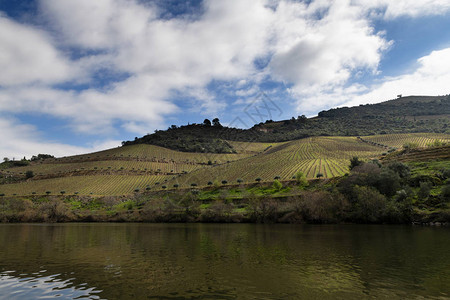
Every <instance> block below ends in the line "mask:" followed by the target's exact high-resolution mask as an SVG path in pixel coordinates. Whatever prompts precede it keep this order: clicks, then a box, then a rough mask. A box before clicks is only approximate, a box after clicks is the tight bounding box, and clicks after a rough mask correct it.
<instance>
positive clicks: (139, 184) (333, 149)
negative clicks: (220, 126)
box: [0, 134, 450, 196]
mask: <svg viewBox="0 0 450 300" xmlns="http://www.w3.org/2000/svg"><path fill="white" fill-rule="evenodd" d="M436 139H438V140H440V141H442V142H447V143H449V142H450V135H445V134H427V135H424V134H397V135H380V136H368V137H361V138H357V137H311V138H307V139H301V140H295V141H290V142H285V143H246V142H232V141H230V142H229V144H230V145H233V147H234V149H235V150H236V153H234V154H214V153H187V152H180V151H174V150H170V149H166V148H162V147H159V146H153V145H145V144H138V145H130V146H125V147H118V148H113V149H109V150H105V151H101V152H97V153H91V154H85V155H78V156H72V157H63V158H55V159H53V158H50V159H46V160H43V161H36V162H32V163H31V164H29V165H28V166H22V167H15V168H8V169H5V170H2V171H1V172H0V173H1V175H2V177H3V178H2V180H3V181H4V182H7V181H9V182H11V181H14V180H18V181H19V182H17V183H9V184H0V194H5V195H8V196H11V195H13V194H16V195H31V194H33V193H35V194H37V195H42V194H45V193H46V192H47V191H49V192H51V194H59V193H60V192H61V191H64V192H65V194H67V195H71V194H74V193H75V192H77V193H78V194H79V195H90V194H92V195H127V194H132V193H134V191H135V190H136V189H139V191H145V190H147V189H150V190H151V191H154V190H162V189H164V188H165V189H174V188H190V187H191V184H193V183H195V184H196V185H197V186H198V187H204V186H207V184H208V182H214V181H217V182H219V184H220V183H221V182H222V181H224V180H225V181H227V184H237V180H238V179H242V183H243V184H246V183H254V182H255V179H256V178H261V181H273V179H274V178H275V177H279V178H280V180H283V181H287V180H292V176H293V175H295V174H296V173H297V172H298V171H302V172H303V173H304V174H305V175H306V176H307V177H308V178H315V177H316V176H317V174H319V173H321V174H322V175H323V177H324V178H330V177H334V176H340V175H343V174H344V173H346V172H348V164H349V159H350V158H351V157H353V156H358V157H360V158H362V159H371V158H377V157H380V156H381V155H382V154H383V152H386V151H387V149H386V147H393V146H397V145H398V143H402V144H406V143H408V142H415V143H417V144H418V145H423V146H426V145H427V144H428V143H432V142H434V141H435V140H436ZM369 142H373V143H374V144H371V143H369ZM208 162H210V164H209V163H208ZM27 171H28V172H29V171H31V172H32V173H33V175H34V176H33V177H32V178H29V179H26V173H27Z"/></svg>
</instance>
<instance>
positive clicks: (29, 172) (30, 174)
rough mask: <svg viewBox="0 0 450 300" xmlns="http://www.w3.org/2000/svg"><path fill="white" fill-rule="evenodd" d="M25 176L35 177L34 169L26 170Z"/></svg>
mask: <svg viewBox="0 0 450 300" xmlns="http://www.w3.org/2000/svg"><path fill="white" fill-rule="evenodd" d="M25 177H26V178H27V179H30V178H32V177H34V173H33V171H26V172H25Z"/></svg>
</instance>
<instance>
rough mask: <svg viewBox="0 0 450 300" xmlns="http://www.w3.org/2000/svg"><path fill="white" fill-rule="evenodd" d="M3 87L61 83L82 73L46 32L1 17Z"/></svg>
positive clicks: (0, 44) (0, 55)
mask: <svg viewBox="0 0 450 300" xmlns="http://www.w3.org/2000/svg"><path fill="white" fill-rule="evenodd" d="M0 53H1V54H0V69H1V72H0V87H1V86H11V85H20V84H28V83H45V84H53V83H60V82H64V81H67V80H70V79H74V78H76V77H77V76H80V70H79V69H78V68H77V67H76V66H75V65H73V64H72V63H71V61H69V60H67V59H65V58H64V56H63V55H61V54H60V53H59V52H58V51H57V50H56V49H55V48H54V47H53V46H52V40H51V38H50V36H49V35H48V34H47V33H45V32H44V31H42V30H38V29H35V28H31V27H29V26H25V25H22V24H19V23H17V22H14V21H12V20H10V19H8V18H7V17H5V16H4V15H2V14H0Z"/></svg>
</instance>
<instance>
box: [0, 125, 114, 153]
mask: <svg viewBox="0 0 450 300" xmlns="http://www.w3.org/2000/svg"><path fill="white" fill-rule="evenodd" d="M0 128H2V143H1V144H0V155H1V158H2V159H3V157H8V158H10V159H12V158H16V159H21V158H22V157H24V156H26V157H27V158H30V157H31V156H32V155H36V154H39V153H47V154H52V155H55V156H57V157H61V156H67V155H75V154H83V153H89V152H94V151H100V150H105V149H108V148H113V147H117V146H119V145H120V141H114V140H108V141H101V142H97V143H95V144H93V145H92V146H90V147H78V146H72V145H67V144H61V143H52V142H43V141H42V139H41V134H40V133H39V132H38V131H37V129H36V128H35V127H34V126H32V125H28V124H21V123H19V122H17V121H16V120H13V119H10V118H8V119H5V118H0Z"/></svg>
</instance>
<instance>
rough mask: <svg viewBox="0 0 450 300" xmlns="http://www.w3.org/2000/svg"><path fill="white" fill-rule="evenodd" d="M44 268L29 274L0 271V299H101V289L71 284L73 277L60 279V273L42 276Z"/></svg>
mask: <svg viewBox="0 0 450 300" xmlns="http://www.w3.org/2000/svg"><path fill="white" fill-rule="evenodd" d="M44 273H45V270H43V271H40V272H34V273H31V274H29V275H28V274H18V275H16V272H15V271H4V272H1V273H0V291H2V293H1V294H0V300H6V299H8V300H14V299H47V298H52V299H101V298H100V297H99V296H98V295H97V294H98V293H100V292H101V290H97V289H96V288H95V287H91V288H88V287H86V286H84V285H86V284H80V285H78V286H75V285H74V284H73V280H74V278H69V279H65V280H62V279H61V278H60V275H61V274H52V275H48V276H44Z"/></svg>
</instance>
